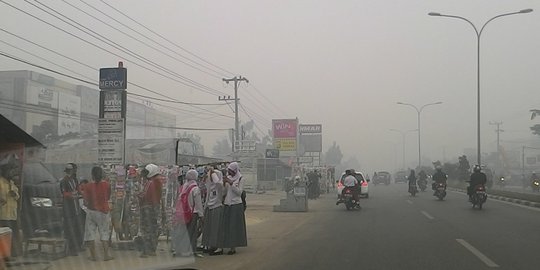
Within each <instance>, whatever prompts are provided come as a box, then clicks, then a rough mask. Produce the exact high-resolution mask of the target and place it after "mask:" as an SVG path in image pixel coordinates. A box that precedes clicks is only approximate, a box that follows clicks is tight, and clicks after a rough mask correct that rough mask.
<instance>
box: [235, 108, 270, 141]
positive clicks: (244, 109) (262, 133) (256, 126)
mask: <svg viewBox="0 0 540 270" xmlns="http://www.w3.org/2000/svg"><path fill="white" fill-rule="evenodd" d="M240 108H242V110H243V111H244V113H245V114H246V115H247V116H248V117H249V118H252V117H251V116H250V115H249V113H248V112H247V111H246V108H244V105H242V104H240ZM252 119H253V118H252ZM253 125H254V126H255V128H257V130H259V132H260V133H261V135H262V136H265V135H266V133H265V132H263V131H262V130H261V129H260V128H259V126H258V125H257V124H256V123H255V121H254V122H253Z"/></svg>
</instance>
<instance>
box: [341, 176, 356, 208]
mask: <svg viewBox="0 0 540 270" xmlns="http://www.w3.org/2000/svg"><path fill="white" fill-rule="evenodd" d="M345 174H346V175H347V176H346V177H345V179H343V185H344V186H345V188H351V189H352V191H353V198H354V200H355V201H358V179H356V177H354V175H353V171H352V170H346V171H345ZM343 190H345V189H343Z"/></svg>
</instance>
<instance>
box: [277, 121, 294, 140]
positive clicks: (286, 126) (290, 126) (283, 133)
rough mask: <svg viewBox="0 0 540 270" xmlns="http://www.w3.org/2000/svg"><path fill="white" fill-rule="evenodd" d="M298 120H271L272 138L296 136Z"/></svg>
mask: <svg viewBox="0 0 540 270" xmlns="http://www.w3.org/2000/svg"><path fill="white" fill-rule="evenodd" d="M297 126H298V120H296V119H278V120H276V119H275V120H272V132H273V134H274V139H277V138H296V134H297Z"/></svg>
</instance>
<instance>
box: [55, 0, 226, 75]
mask: <svg viewBox="0 0 540 270" xmlns="http://www.w3.org/2000/svg"><path fill="white" fill-rule="evenodd" d="M62 1H63V2H64V3H66V4H68V5H69V6H71V7H73V8H74V9H76V10H78V11H80V12H82V13H84V14H86V15H87V16H89V17H91V18H93V19H95V20H97V21H99V22H101V23H103V24H105V25H107V26H109V27H110V28H112V29H114V30H116V31H118V32H120V33H122V34H123V35H125V36H127V37H129V38H131V39H133V40H135V41H138V42H139V43H142V44H144V45H145V46H147V47H149V48H152V49H154V50H155V51H157V52H160V53H162V54H163V55H166V56H167V57H170V58H172V59H174V60H176V61H178V62H180V63H182V64H185V65H187V66H189V67H191V68H193V69H196V70H198V71H201V72H203V73H205V74H207V75H210V76H212V77H215V78H220V73H219V72H217V71H215V70H213V69H210V68H207V67H204V66H203V67H204V68H207V69H209V70H211V71H212V72H214V73H215V74H212V73H210V72H208V71H205V70H202V69H200V68H198V67H196V66H194V65H192V64H190V63H186V62H185V61H183V60H181V59H178V58H176V57H175V56H172V55H170V54H168V53H166V52H164V51H162V50H160V49H158V48H156V47H154V46H152V45H150V44H148V43H146V42H144V41H142V40H140V39H138V38H136V37H134V36H132V35H130V34H128V33H126V32H125V31H122V30H120V29H118V28H117V27H115V26H113V25H111V24H109V23H108V22H106V21H104V20H101V19H100V18H97V17H96V16H94V15H92V14H90V13H88V12H87V11H85V10H82V9H81V8H79V7H77V6H75V5H73V4H71V3H69V2H68V1H66V0H62ZM81 2H83V3H84V4H86V5H87V6H89V7H90V8H92V9H94V10H96V11H98V12H99V13H101V14H103V15H104V16H106V17H108V18H109V19H112V20H114V21H116V22H118V23H120V24H121V25H123V26H124V27H126V28H128V29H130V30H132V31H134V32H136V33H138V34H139V35H142V34H141V33H139V32H137V31H136V30H134V29H132V28H130V27H129V26H127V25H125V24H123V23H122V22H120V21H118V20H116V19H115V18H114V17H112V16H109V15H108V14H107V13H105V12H103V11H101V10H99V9H97V8H95V7H94V6H92V5H90V4H88V3H86V2H84V1H81ZM142 36H143V37H144V35H142ZM147 39H148V38H147ZM151 41H153V40H151ZM153 42H154V43H156V44H158V45H160V46H161V47H164V48H165V49H168V50H170V49H169V48H167V47H165V46H163V45H161V44H159V43H157V42H155V41H153ZM170 51H172V50H170ZM172 52H173V53H176V52H175V51H172ZM176 54H178V53H176ZM178 55H180V54H178ZM180 56H182V57H184V56H183V55H180ZM184 58H185V57H184ZM186 59H188V58H186ZM188 60H191V59H188ZM195 63H196V62H195ZM196 64H198V63H196ZM201 66H202V65H201ZM216 74H217V75H216Z"/></svg>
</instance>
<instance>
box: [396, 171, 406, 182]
mask: <svg viewBox="0 0 540 270" xmlns="http://www.w3.org/2000/svg"><path fill="white" fill-rule="evenodd" d="M394 182H395V183H407V171H398V172H396V175H395V176H394Z"/></svg>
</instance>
